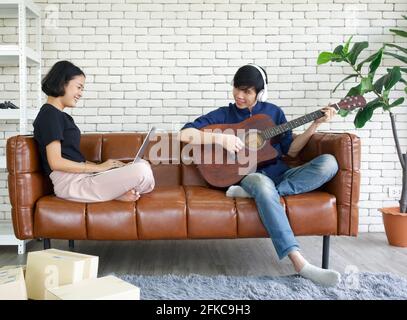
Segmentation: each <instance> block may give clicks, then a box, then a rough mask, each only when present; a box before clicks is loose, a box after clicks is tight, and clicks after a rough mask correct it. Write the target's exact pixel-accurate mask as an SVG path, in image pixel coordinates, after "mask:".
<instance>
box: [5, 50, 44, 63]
mask: <svg viewBox="0 0 407 320" xmlns="http://www.w3.org/2000/svg"><path fill="white" fill-rule="evenodd" d="M25 54H26V57H27V62H28V63H30V64H39V63H40V55H39V54H38V53H37V52H35V51H34V50H33V49H31V48H30V47H25ZM19 57H20V49H19V47H18V45H0V65H10V64H18V63H19Z"/></svg>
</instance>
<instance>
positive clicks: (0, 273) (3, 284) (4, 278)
mask: <svg viewBox="0 0 407 320" xmlns="http://www.w3.org/2000/svg"><path fill="white" fill-rule="evenodd" d="M0 300H27V289H26V286H25V281H24V273H23V268H22V267H20V266H7V267H3V268H0Z"/></svg>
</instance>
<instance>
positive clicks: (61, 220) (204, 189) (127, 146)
mask: <svg viewBox="0 0 407 320" xmlns="http://www.w3.org/2000/svg"><path fill="white" fill-rule="evenodd" d="M144 136H145V134H141V133H129V134H125V133H109V134H83V135H82V139H81V150H82V152H83V154H84V156H85V157H86V159H87V160H89V161H93V162H100V161H105V160H107V159H120V160H122V161H130V160H131V159H132V157H133V156H134V154H135V151H136V150H137V149H138V148H139V147H140V145H141V143H142V140H143V137H144ZM174 138H175V137H174V136H170V137H169V138H168V139H170V140H174ZM163 139H164V138H163ZM158 142H160V139H159V140H158V141H157V142H155V143H158ZM161 142H162V141H161ZM153 145H154V143H152V144H151V146H153ZM174 145H176V144H174ZM174 145H173V146H172V148H173V149H174ZM179 149H181V148H179ZM172 151H174V150H172ZM175 151H176V152H175V154H177V156H175V157H173V158H172V159H170V161H169V163H160V164H156V165H152V168H153V172H154V176H155V179H156V188H155V190H154V191H152V192H151V193H149V194H145V195H143V196H142V197H141V198H140V199H139V200H138V201H137V202H135V203H133V202H121V201H109V202H103V203H89V204H86V203H78V202H71V201H67V200H63V199H60V198H57V197H56V196H55V195H54V194H53V188H52V183H51V181H50V179H49V178H48V177H47V176H45V175H44V174H43V173H42V171H41V167H40V162H39V153H38V150H37V147H36V143H35V141H34V139H33V138H32V136H21V135H20V136H14V137H11V138H10V139H8V141H7V170H8V173H9V174H8V186H9V195H10V201H11V206H12V219H13V226H14V232H15V235H16V237H17V238H18V239H33V238H42V239H44V247H45V248H48V247H49V246H50V240H49V239H67V240H71V241H70V246H73V240H85V239H92V240H137V239H151V240H152V239H205V238H210V239H214V238H256V237H268V235H267V233H266V231H265V229H264V227H263V225H262V223H261V221H260V219H259V216H258V213H257V209H256V205H255V203H254V201H253V200H252V199H248V198H236V199H233V198H228V197H226V196H225V191H224V190H219V189H215V188H212V187H210V186H208V185H207V184H206V183H205V181H204V180H203V179H202V177H201V176H200V174H199V172H198V170H197V169H196V167H195V165H193V164H189V165H186V164H184V163H182V162H181V163H180V161H179V150H175ZM322 153H329V154H332V155H334V156H335V157H336V159H337V161H338V164H339V171H338V173H337V175H336V176H335V177H334V178H333V179H332V180H331V181H330V182H329V183H327V184H326V185H325V186H323V188H321V189H320V190H317V191H313V192H309V193H306V194H301V195H294V196H287V197H283V198H282V199H281V200H282V203H283V204H284V206H285V208H286V213H287V215H288V218H289V221H290V224H291V226H292V229H293V231H294V233H295V235H297V236H305V235H322V236H323V263H322V265H323V267H325V268H327V267H328V259H329V239H330V238H329V236H330V235H346V236H356V235H357V232H358V200H359V186H360V173H359V168H360V140H359V138H358V137H357V136H355V135H353V134H348V133H316V134H314V135H313V136H312V138H311V139H310V141H309V142H308V144H307V145H306V147H305V148H304V149H303V150H302V152H301V153H300V155H299V156H298V158H296V159H291V161H290V163H289V164H291V165H298V164H301V163H304V162H306V161H309V160H311V159H312V158H314V157H316V156H317V155H319V154H322ZM149 160H151V159H149ZM155 160H157V159H155ZM159 160H162V161H163V162H165V161H167V162H168V159H164V158H163V159H159Z"/></svg>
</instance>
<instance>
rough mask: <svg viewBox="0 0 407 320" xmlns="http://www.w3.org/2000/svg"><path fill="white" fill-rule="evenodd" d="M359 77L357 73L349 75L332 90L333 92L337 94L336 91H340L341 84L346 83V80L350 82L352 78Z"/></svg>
mask: <svg viewBox="0 0 407 320" xmlns="http://www.w3.org/2000/svg"><path fill="white" fill-rule="evenodd" d="M357 76H358V74H357V73H356V74H351V75H348V76H347V77H346V78H344V79H342V80H341V81H340V82H339V83H338V84H337V85H336V87H335V88H334V89H333V90H332V92H335V91H336V89H338V87H339V86H340V84H341V83H342V82H344V81H346V80H348V79H350V78H354V77H357Z"/></svg>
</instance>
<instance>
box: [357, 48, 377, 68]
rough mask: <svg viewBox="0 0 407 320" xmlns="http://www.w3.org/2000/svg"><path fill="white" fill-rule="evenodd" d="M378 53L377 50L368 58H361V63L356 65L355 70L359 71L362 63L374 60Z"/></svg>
mask: <svg viewBox="0 0 407 320" xmlns="http://www.w3.org/2000/svg"><path fill="white" fill-rule="evenodd" d="M378 54H379V51H378V52H375V53H374V54H372V55H371V56H370V57H369V58H367V59H365V60H363V61H362V62H361V63H359V64H358V66H357V67H356V70H357V71H360V69H362V66H363V64H365V63H366V62H370V61H372V60H374V59H375V58H376V57H377V55H378Z"/></svg>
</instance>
